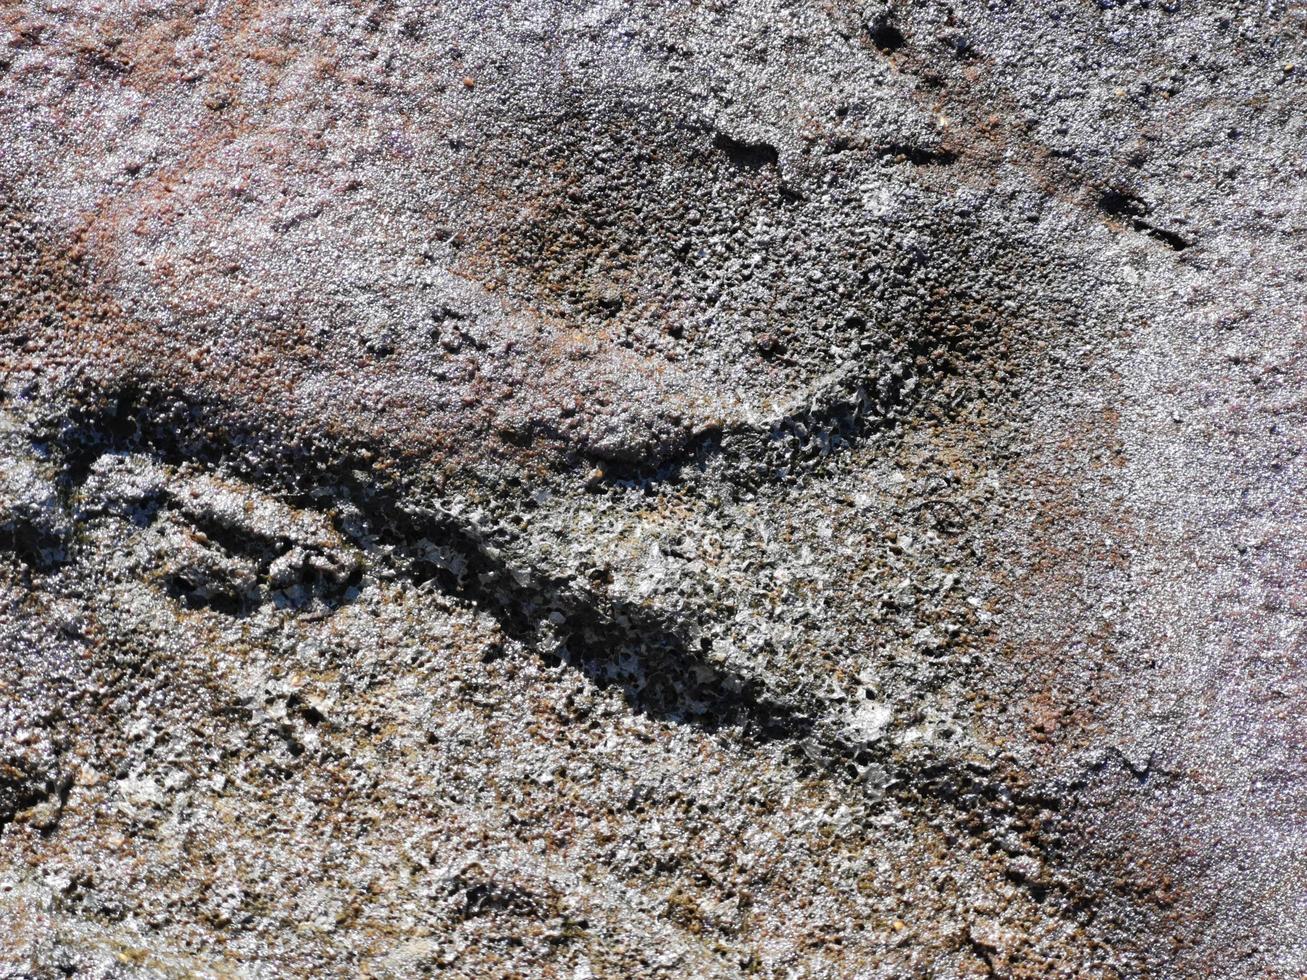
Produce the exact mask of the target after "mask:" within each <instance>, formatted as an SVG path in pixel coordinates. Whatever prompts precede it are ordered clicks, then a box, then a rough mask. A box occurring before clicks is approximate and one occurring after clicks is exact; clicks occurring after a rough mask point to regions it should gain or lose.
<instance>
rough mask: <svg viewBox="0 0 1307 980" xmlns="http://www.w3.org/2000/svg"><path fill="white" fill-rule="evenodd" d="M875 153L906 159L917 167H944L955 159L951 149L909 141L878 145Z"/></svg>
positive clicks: (884, 156) (886, 157) (882, 156)
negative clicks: (937, 148)
mask: <svg viewBox="0 0 1307 980" xmlns="http://www.w3.org/2000/svg"><path fill="white" fill-rule="evenodd" d="M876 155H877V156H878V157H881V158H882V159H886V160H900V159H902V160H906V161H907V162H908V163H911V164H913V165H914V166H917V167H946V166H948V165H949V164H951V163H953V162H954V161H955V160H957V158H958V155H957V154H956V153H954V152H952V151H951V150H935V149H929V148H927V147H924V146H916V145H914V144H911V143H889V144H887V145H885V146H882V147H879V148H878V149H877V150H876Z"/></svg>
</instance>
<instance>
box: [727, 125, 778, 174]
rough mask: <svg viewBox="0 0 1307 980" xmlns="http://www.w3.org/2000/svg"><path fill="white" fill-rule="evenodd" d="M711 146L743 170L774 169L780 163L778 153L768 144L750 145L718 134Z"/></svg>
mask: <svg viewBox="0 0 1307 980" xmlns="http://www.w3.org/2000/svg"><path fill="white" fill-rule="evenodd" d="M712 145H713V146H714V147H715V148H716V149H718V150H721V151H722V152H723V153H725V154H726V158H727V159H728V160H730V161H731V163H732V164H734V165H735V166H737V167H740V168H742V169H744V170H761V169H762V168H763V167H775V166H777V164H778V163H779V162H780V153H779V152H777V150H776V147H774V146H772V145H771V144H770V143H750V142H746V141H744V140H737V139H735V137H733V136H728V135H727V134H726V133H721V132H719V133H718V134H717V135H716V136H715V137H714V138H713V144H712Z"/></svg>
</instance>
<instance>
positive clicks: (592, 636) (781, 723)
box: [62, 391, 813, 740]
mask: <svg viewBox="0 0 1307 980" xmlns="http://www.w3.org/2000/svg"><path fill="white" fill-rule="evenodd" d="M155 402H156V400H155V399H149V398H147V397H146V396H145V395H144V394H143V393H142V392H140V391H133V392H124V393H121V394H120V395H119V396H117V397H113V398H110V399H107V400H106V402H105V403H104V404H105V405H106V406H107V410H109V411H111V415H109V418H111V419H112V424H111V425H106V426H101V425H100V424H99V417H97V416H96V415H94V414H93V413H90V412H83V413H82V414H81V415H80V416H79V418H78V420H77V425H76V427H75V428H72V429H69V430H66V431H65V433H64V439H63V441H62V446H63V449H64V458H65V460H66V463H65V472H66V474H67V475H68V476H67V478H68V479H69V480H78V479H81V480H84V479H85V477H86V475H87V474H88V473H89V471H90V467H91V465H92V464H93V462H94V460H95V459H96V458H98V457H99V455H101V454H103V453H105V452H115V451H116V452H147V453H150V454H151V455H153V456H155V457H156V458H157V459H159V460H160V461H161V462H162V463H165V464H169V465H174V466H176V465H182V464H185V463H195V462H207V463H209V464H210V465H217V464H218V463H219V461H221V460H223V459H225V458H231V457H233V456H234V455H235V454H234V453H232V452H231V450H230V448H226V449H224V448H222V447H218V446H209V447H206V448H203V449H202V448H201V447H198V446H196V445H194V444H193V443H192V442H191V441H189V440H188V439H186V438H185V437H183V436H180V435H179V434H178V433H180V432H190V431H196V429H195V428H191V427H184V428H179V427H177V426H175V425H173V424H170V423H169V422H168V421H163V422H161V421H160V420H159V419H158V418H156V417H154V414H153V411H152V409H151V405H152V404H153V403H155ZM157 403H158V404H162V405H167V406H169V414H170V415H171V414H175V413H176V412H178V411H179V410H181V411H183V412H184V413H185V414H187V415H190V416H191V417H192V419H193V420H194V419H198V418H199V417H201V416H202V415H204V414H205V413H204V407H203V406H200V405H195V404H191V405H186V404H185V402H184V399H182V398H181V397H179V396H177V395H172V396H171V397H163V398H159V399H157ZM183 406H185V407H183ZM128 422H130V424H128ZM198 428H199V430H200V431H202V430H203V427H202V426H200V427H198ZM302 451H303V449H301V452H302ZM298 469H299V471H300V472H301V473H304V472H316V473H317V474H318V475H317V476H316V481H317V485H316V486H315V487H312V488H308V487H304V486H293V485H292V486H285V485H283V486H282V487H281V490H282V495H283V496H284V497H287V498H292V499H296V501H297V502H298V503H304V504H307V505H309V506H314V507H318V508H321V507H322V501H323V493H322V489H323V488H324V487H327V486H330V487H331V488H332V489H331V492H330V494H329V497H330V499H331V500H332V502H333V503H334V504H336V505H338V506H339V505H345V504H348V505H352V509H353V510H354V511H355V516H354V517H353V518H352V519H351V520H346V521H342V522H340V523H341V528H340V529H341V531H342V533H344V534H346V536H347V537H349V538H350V539H352V540H353V541H354V542H355V543H356V544H358V545H360V546H362V547H363V548H364V549H365V550H367V551H371V552H372V553H373V554H374V556H375V555H376V554H377V553H378V552H381V553H388V554H389V555H390V557H389V558H386V559H384V560H385V561H387V562H388V563H389V564H391V565H392V567H393V569H394V570H396V571H398V572H399V573H401V574H403V575H404V576H406V577H407V578H409V579H410V580H411V581H413V582H415V583H417V584H419V585H427V584H430V583H432V582H434V583H435V584H436V586H437V587H438V588H440V589H441V590H442V591H444V592H446V593H448V594H450V595H452V596H455V597H457V598H459V599H461V600H463V601H466V602H468V603H469V604H471V605H474V606H476V607H477V608H479V609H482V610H483V611H485V612H486V613H487V614H489V615H490V616H492V617H493V618H494V619H495V620H496V621H497V622H498V623H499V625H500V627H501V629H502V630H503V631H504V633H505V634H506V635H507V636H508V637H509V638H511V639H513V640H516V641H518V642H520V643H522V644H523V645H525V646H528V647H530V648H532V649H535V650H537V651H539V652H540V654H541V655H542V656H543V657H545V659H547V660H552V661H554V662H566V663H569V664H571V665H572V666H573V667H575V668H576V669H578V670H580V671H582V672H583V673H585V674H586V676H588V677H590V678H591V680H593V681H594V682H595V683H596V684H599V685H601V686H605V687H618V688H620V689H621V690H622V692H623V694H624V696H625V697H626V699H627V701H628V702H629V703H630V704H631V705H632V707H634V708H635V709H636V710H638V711H641V712H643V713H646V714H649V715H652V716H655V717H659V718H663V719H667V720H670V721H674V722H677V723H687V724H693V725H696V726H698V727H701V728H704V729H707V730H711V731H715V730H718V729H720V728H723V727H730V726H741V727H743V728H744V729H745V730H746V732H747V734H748V735H749V736H750V737H751V738H754V739H758V740H772V739H796V738H802V737H804V736H805V735H807V734H808V733H810V732H811V731H812V728H813V722H812V720H811V719H810V718H809V717H808V716H806V715H805V714H804V713H803V712H801V711H799V710H798V709H796V708H794V707H792V706H789V705H785V704H782V703H779V702H777V701H774V700H772V699H771V698H770V697H768V696H767V695H766V693H765V692H763V691H761V690H760V689H759V688H758V685H757V684H756V683H755V682H753V681H752V680H750V679H749V678H745V677H741V676H737V675H734V674H732V673H730V672H729V671H725V670H723V669H722V668H721V667H720V666H718V665H716V664H714V663H713V662H712V661H711V659H710V657H709V656H708V655H707V653H706V652H705V651H703V650H701V649H699V646H698V644H697V643H696V641H695V640H694V638H693V636H692V634H693V629H692V624H686V623H678V622H676V621H674V620H673V619H671V618H670V617H669V616H668V615H665V614H661V613H657V612H654V611H651V610H649V609H646V608H643V607H640V606H636V605H633V604H630V603H626V602H624V601H622V600H619V599H615V598H612V597H609V596H603V595H599V594H595V593H592V592H590V591H588V590H586V589H584V588H578V587H576V586H574V585H573V584H572V583H571V582H570V581H568V580H563V579H558V578H554V577H551V576H548V575H543V574H541V573H538V572H536V571H534V570H531V569H526V568H520V567H516V566H515V565H514V564H513V563H512V562H511V561H510V560H509V559H507V558H506V557H504V555H503V553H502V551H501V549H500V547H499V544H498V543H497V542H496V541H494V540H493V538H494V535H493V533H492V532H488V531H483V530H481V529H478V528H476V527H474V526H473V525H471V524H469V523H468V522H465V521H463V520H461V519H459V518H458V517H456V516H455V515H452V514H449V513H446V512H443V511H438V510H431V511H424V512H422V513H418V512H416V511H414V509H413V508H412V507H409V506H406V505H404V504H403V503H402V502H401V495H400V494H399V493H398V492H397V491H396V490H394V489H391V488H386V487H383V486H382V485H380V484H379V483H376V482H372V481H371V479H370V477H368V476H366V475H365V470H366V466H365V464H363V463H361V462H360V461H359V460H358V459H352V460H347V459H341V458H340V457H339V456H333V457H328V456H327V455H326V454H317V453H314V454H312V455H311V456H310V458H307V459H305V458H303V457H301V459H300V462H299V466H298ZM254 478H255V479H258V480H259V481H260V482H261V483H264V484H265V485H266V484H267V483H268V482H269V476H268V474H266V473H260V474H257V475H254ZM272 482H274V483H276V482H279V481H277V480H276V479H275V478H274V479H273V480H272ZM215 530H216V529H215ZM226 541H227V544H228V546H229V547H231V548H233V549H237V548H238V546H239V545H240V544H241V542H240V541H239V540H233V539H231V538H227V539H226ZM432 546H434V547H436V548H437V549H439V550H440V551H441V552H443V553H444V554H445V555H447V556H454V557H456V558H457V561H458V570H457V572H455V571H453V570H451V569H450V568H449V567H448V566H449V564H450V562H448V561H446V562H444V563H441V564H433V562H432V561H431V558H430V554H431V548H432ZM166 588H167V591H168V592H169V594H170V595H172V596H173V597H174V598H177V599H179V600H182V601H185V602H186V603H187V604H188V605H189V606H190V607H191V608H211V609H213V610H215V611H218V612H222V613H226V614H231V615H237V614H241V613H243V612H247V611H248V603H246V602H243V601H242V599H241V598H239V597H233V596H229V595H225V594H223V593H221V592H215V590H213V589H208V588H204V587H202V586H200V585H197V584H196V583H195V582H192V581H189V580H188V579H186V577H185V576H184V574H183V575H176V576H173V577H172V578H171V579H169V580H168V581H167V582H166ZM333 600H334V605H332V603H329V606H332V607H333V608H334V606H338V605H339V604H341V603H342V602H343V599H342V598H341V597H340V596H336V597H333ZM622 665H625V666H622Z"/></svg>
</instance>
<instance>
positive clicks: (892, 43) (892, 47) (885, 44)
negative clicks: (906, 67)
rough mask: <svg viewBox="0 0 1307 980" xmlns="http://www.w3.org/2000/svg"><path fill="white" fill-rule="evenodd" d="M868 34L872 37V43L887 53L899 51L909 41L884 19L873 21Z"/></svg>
mask: <svg viewBox="0 0 1307 980" xmlns="http://www.w3.org/2000/svg"><path fill="white" fill-rule="evenodd" d="M867 33H868V34H869V35H870V36H871V43H872V44H874V45H876V47H877V48H879V49H880V50H881V51H885V52H890V51H897V50H898V49H899V48H901V47H903V45H904V44H905V43H906V41H907V39H906V38H905V37H904V36H903V32H902V31H900V30H899V29H898V28H897V27H895V26H894V25H893V24H891V23H890V22H889V21H887V20H885V19H884V18H878V19H876V20H874V21H872V22H871V24H870V25H869V26H868V28H867Z"/></svg>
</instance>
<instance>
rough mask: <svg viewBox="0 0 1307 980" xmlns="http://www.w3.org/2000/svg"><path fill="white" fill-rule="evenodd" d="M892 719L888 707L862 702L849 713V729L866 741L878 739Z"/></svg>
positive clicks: (871, 702) (879, 703)
mask: <svg viewBox="0 0 1307 980" xmlns="http://www.w3.org/2000/svg"><path fill="white" fill-rule="evenodd" d="M893 718H894V712H893V711H892V710H890V707H889V705H886V704H882V703H881V702H879V701H863V702H862V703H860V704H859V705H858V706H857V707H856V708H854V709H853V710H852V711H851V712H850V713H849V727H850V728H852V729H853V730H854V731H856V732H857V734H858V735H859V737H861V738H865V739H867V740H869V741H870V740H874V739H878V738H880V737H881V736H882V735H884V734H885V729H886V728H888V727H889V723H890V722H891V721H892V720H893Z"/></svg>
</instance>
